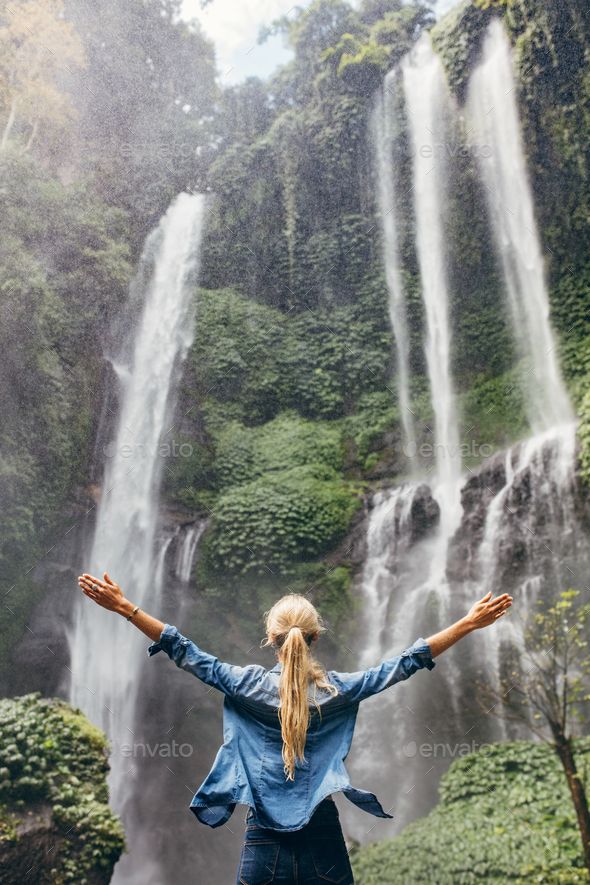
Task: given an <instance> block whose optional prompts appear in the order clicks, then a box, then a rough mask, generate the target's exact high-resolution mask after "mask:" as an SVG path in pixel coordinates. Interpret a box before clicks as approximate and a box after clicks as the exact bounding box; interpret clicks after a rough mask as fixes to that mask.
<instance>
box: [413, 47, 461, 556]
mask: <svg viewBox="0 0 590 885" xmlns="http://www.w3.org/2000/svg"><path fill="white" fill-rule="evenodd" d="M402 69H403V82H404V94H405V99H406V107H407V114H408V126H409V130H410V138H411V145H412V155H413V169H412V174H413V184H414V210H415V216H416V218H415V223H416V249H417V253H418V263H419V266H420V281H421V286H422V301H423V303H424V308H425V321H426V340H425V351H426V363H427V369H428V380H429V383H430V399H431V403H432V410H433V414H434V447H435V463H436V479H435V483H436V489H435V497H436V498H437V500H438V501H439V503H440V505H441V534H442V535H443V536H445V537H446V538H447V539H448V538H449V537H450V535H451V533H452V532H453V531H454V529H455V528H456V526H457V524H458V521H459V518H460V514H461V510H460V502H459V496H458V491H459V487H458V481H459V478H460V475H461V450H460V446H459V428H458V422H457V414H456V398H455V391H454V387H453V379H452V376H451V328H450V320H449V292H448V283H447V247H446V235H445V222H446V218H445V212H444V202H445V181H446V177H447V168H446V166H447V164H446V154H445V151H444V145H445V144H446V143H447V141H448V131H449V129H448V117H449V115H450V112H451V110H450V99H449V94H448V90H447V85H446V81H445V77H444V73H443V70H442V66H441V63H440V60H439V58H438V56H437V55H436V54H435V53H434V52H433V50H432V47H431V45H430V39H429V37H428V35H424V36H423V37H421V38H420V40H419V41H418V43H417V44H416V47H415V48H414V50H413V51H412V52H411V53H410V54H409V55H408V56H406V58H405V60H404V62H403V66H402ZM444 546H445V545H444V544H442V545H441V553H442V554H443V555H444V553H445V550H444Z"/></svg>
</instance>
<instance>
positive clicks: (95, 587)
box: [78, 572, 165, 642]
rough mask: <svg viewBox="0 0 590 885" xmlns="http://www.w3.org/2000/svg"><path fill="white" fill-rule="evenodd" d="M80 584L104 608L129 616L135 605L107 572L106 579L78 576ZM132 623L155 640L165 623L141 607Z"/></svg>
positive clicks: (84, 575)
mask: <svg viewBox="0 0 590 885" xmlns="http://www.w3.org/2000/svg"><path fill="white" fill-rule="evenodd" d="M78 584H79V586H80V589H81V590H82V592H83V593H84V595H85V596H88V598H89V599H92V600H93V602H96V604H97V605H100V606H101V607H102V608H106V609H107V610H108V611H111V612H115V614H117V615H122V616H123V617H125V618H128V617H129V616H130V615H131V614H132V612H133V610H134V608H135V605H134V604H133V603H132V602H130V601H129V600H128V599H126V598H125V596H124V594H123V591H122V590H121V588H120V587H119V585H118V584H116V583H115V581H113V580H111V578H110V577H109V575H108V574H107V572H105V573H104V580H102V581H101V580H100V578H95V577H93V575H88V574H83V575H80V577H79V578H78ZM130 623H131V624H133V625H134V626H135V627H137V629H138V630H141V632H142V633H145V635H146V636H148V637H149V638H150V639H152V640H153V641H154V642H157V641H158V639H159V638H160V634H161V633H162V630H163V629H164V626H165V625H164V624H163V623H162V621H159V620H158V619H157V618H152V616H151V615H148V614H147V612H144V611H142V610H141V609H139V610H138V611H137V612H136V613H135V614H134V615H133V617H132V618H131V620H130Z"/></svg>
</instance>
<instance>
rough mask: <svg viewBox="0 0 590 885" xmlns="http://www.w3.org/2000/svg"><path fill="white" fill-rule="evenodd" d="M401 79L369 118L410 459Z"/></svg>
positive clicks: (393, 74) (391, 76)
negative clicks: (399, 171)
mask: <svg viewBox="0 0 590 885" xmlns="http://www.w3.org/2000/svg"><path fill="white" fill-rule="evenodd" d="M400 81H401V78H400V74H399V71H398V69H397V68H395V69H394V70H393V71H390V72H389V73H388V74H387V75H386V77H385V80H384V81H383V88H382V89H380V90H379V91H378V93H377V96H376V100H375V106H374V108H373V113H372V115H371V140H372V143H373V151H374V155H375V167H376V175H377V201H378V206H379V214H380V219H381V232H382V251H383V264H384V267H385V279H386V282H387V291H388V294H389V299H388V308H389V320H390V323H391V329H392V331H393V335H394V338H395V343H396V355H397V392H398V401H399V411H400V418H401V422H402V428H403V431H404V447H405V451H406V452H407V453H408V456H409V457H414V456H415V454H416V434H415V429H414V422H413V413H412V409H411V407H410V366H409V354H410V343H409V337H408V321H407V316H406V301H405V291H404V285H403V278H402V267H401V258H400V235H399V228H400V220H399V218H398V196H397V193H396V182H395V176H394V168H393V163H394V158H393V150H394V135H395V131H396V120H397V119H398V116H399V91H400V90H399V88H398V84H400Z"/></svg>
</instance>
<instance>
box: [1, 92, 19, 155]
mask: <svg viewBox="0 0 590 885" xmlns="http://www.w3.org/2000/svg"><path fill="white" fill-rule="evenodd" d="M15 119H16V98H13V99H12V101H11V102H10V112H9V114H8V120H7V121H6V126H5V127H4V132H3V133H2V140H1V141H0V151H3V150H4V149H5V148H6V145H7V144H8V139H9V137H10V133H11V131H12V127H13V126H14V121H15Z"/></svg>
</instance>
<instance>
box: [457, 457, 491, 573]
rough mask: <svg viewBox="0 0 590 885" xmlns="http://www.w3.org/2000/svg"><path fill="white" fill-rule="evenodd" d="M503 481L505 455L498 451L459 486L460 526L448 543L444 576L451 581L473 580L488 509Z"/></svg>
mask: <svg viewBox="0 0 590 885" xmlns="http://www.w3.org/2000/svg"><path fill="white" fill-rule="evenodd" d="M505 484H506V454H505V453H504V452H499V453H498V454H497V455H494V456H493V457H491V458H489V459H488V460H487V461H485V462H484V464H483V465H482V466H481V467H480V468H479V469H478V470H476V471H472V472H471V473H470V475H469V478H468V479H467V481H466V482H465V485H464V486H463V488H462V489H461V507H462V509H463V515H462V518H461V525H460V526H459V528H458V529H457V531H456V532H455V535H454V537H453V539H452V541H451V544H450V545H449V551H448V560H447V576H448V578H449V580H451V581H465V580H476V579H477V574H476V571H477V555H476V554H477V549H478V548H479V546H480V544H481V542H482V540H483V536H484V531H485V525H486V519H487V514H488V508H489V506H490V504H491V503H492V501H493V500H494V498H495V497H496V495H497V494H498V493H499V492H500V491H501V490H502V488H503V487H504V486H505Z"/></svg>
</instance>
